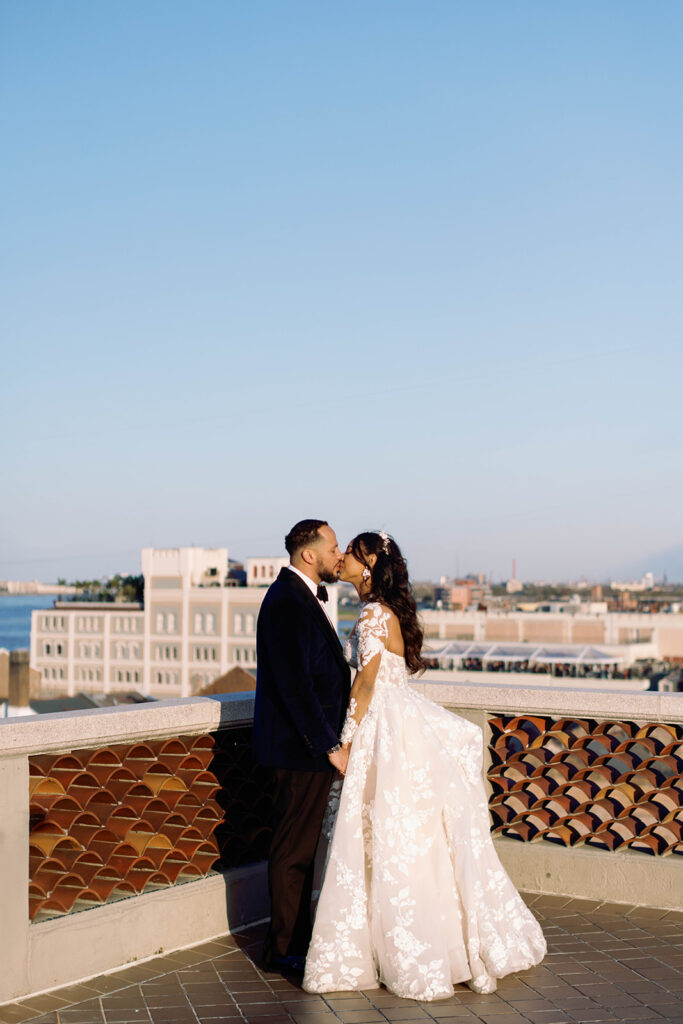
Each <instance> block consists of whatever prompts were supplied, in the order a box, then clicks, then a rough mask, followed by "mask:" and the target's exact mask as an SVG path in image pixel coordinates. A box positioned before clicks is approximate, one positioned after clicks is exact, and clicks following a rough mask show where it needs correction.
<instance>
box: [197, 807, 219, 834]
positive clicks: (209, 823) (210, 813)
mask: <svg viewBox="0 0 683 1024" xmlns="http://www.w3.org/2000/svg"><path fill="white" fill-rule="evenodd" d="M188 820H189V822H190V824H191V825H193V826H194V827H195V828H196V829H198V830H199V832H201V834H202V835H203V836H204V838H205V839H208V838H209V836H211V835H213V833H214V831H215V830H216V828H217V826H218V825H220V823H221V821H222V820H223V816H222V815H221V814H217V813H216V811H215V810H214V809H213V808H212V807H200V809H199V810H198V811H197V812H196V814H195V816H194V817H193V818H189V816H188Z"/></svg>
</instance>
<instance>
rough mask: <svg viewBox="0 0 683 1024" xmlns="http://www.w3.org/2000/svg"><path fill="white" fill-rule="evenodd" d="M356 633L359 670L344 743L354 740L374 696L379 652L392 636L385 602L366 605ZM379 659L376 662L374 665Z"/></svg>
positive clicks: (343, 733)
mask: <svg viewBox="0 0 683 1024" xmlns="http://www.w3.org/2000/svg"><path fill="white" fill-rule="evenodd" d="M353 633H354V634H355V641H356V644H357V648H358V653H357V662H358V672H357V674H356V678H355V679H354V681H353V686H352V687H351V698H350V700H349V708H348V711H347V713H346V720H345V722H344V727H343V729H342V732H341V737H340V738H341V742H342V743H350V742H351V741H352V740H353V737H354V735H355V732H356V729H357V728H358V726H359V724H360V722H361V720H362V718H363V715H364V714H365V712H366V711H367V708H368V705H369V703H370V700H371V699H372V690H373V688H374V683H375V676H376V675H377V670H378V668H379V658H378V657H377V655H381V653H382V651H383V650H384V648H385V647H386V642H387V638H388V636H389V612H386V611H384V609H383V608H382V606H381V604H377V603H376V602H372V603H370V604H366V605H365V607H364V608H363V610H362V612H361V613H360V615H359V617H358V621H357V622H356V625H355V626H354V628H353ZM375 659H376V663H375V664H374V665H372V664H371V663H372V662H373V661H374V660H375Z"/></svg>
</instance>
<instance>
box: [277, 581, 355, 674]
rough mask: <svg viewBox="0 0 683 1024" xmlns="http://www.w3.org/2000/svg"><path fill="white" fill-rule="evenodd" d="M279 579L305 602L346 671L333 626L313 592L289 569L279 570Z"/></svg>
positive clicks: (341, 650)
mask: <svg viewBox="0 0 683 1024" xmlns="http://www.w3.org/2000/svg"><path fill="white" fill-rule="evenodd" d="M279 578H280V579H281V580H283V582H285V583H287V584H288V585H289V586H291V587H293V588H294V590H295V591H296V593H297V594H299V595H300V596H301V597H302V598H303V599H304V600H305V601H306V604H307V605H308V606H309V607H310V609H311V612H312V613H313V616H314V618H315V620H316V622H317V623H318V625H319V626H320V628H321V630H322V632H323V634H324V636H325V639H326V640H327V642H328V644H329V645H330V648H331V650H332V652H333V653H334V655H335V657H336V659H337V661H339V662H340V664H341V665H342V666H343V667H344V669H348V665H347V662H346V659H345V658H344V651H343V648H342V645H341V641H340V639H339V637H338V636H337V634H336V633H335V630H334V626H333V625H332V623H331V622H330V620H329V619H328V617H327V614H326V613H325V612H324V611H323V609H322V608H321V607H320V602H319V601H318V598H317V597H316V596H315V594H313V592H312V591H311V590H310V589H309V588H308V587H307V586H306V584H305V583H304V581H303V580H302V579H299V577H298V576H297V574H296V573H295V572H292V570H291V569H287V568H283V569H281V570H280V576H279Z"/></svg>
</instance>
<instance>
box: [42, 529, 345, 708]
mask: <svg viewBox="0 0 683 1024" xmlns="http://www.w3.org/2000/svg"><path fill="white" fill-rule="evenodd" d="M251 561H252V560H251V559H250V560H249V563H248V564H250V563H251ZM253 561H254V562H255V563H257V564H258V567H259V580H260V568H261V565H262V564H265V565H266V567H267V568H268V567H270V566H272V567H273V577H272V579H274V578H275V576H276V575H277V572H279V569H280V566H281V565H286V564H287V563H288V559H286V558H268V559H254V560H253ZM276 567H277V571H275V568H276ZM142 574H143V576H144V580H145V589H144V600H143V603H142V604H118V603H108V604H97V603H93V602H66V601H64V602H55V607H54V608H50V609H47V610H38V611H34V612H33V613H32V618H31V666H32V667H33V668H36V669H38V671H40V672H41V674H42V678H43V686H44V688H45V689H50V690H56V691H59V692H60V693H63V692H65V691H66V692H67V693H69V694H73V693H76V692H78V691H79V690H85V691H88V690H90V691H98V692H102V691H104V692H105V693H107V692H109V691H111V690H131V689H135V690H140V691H142V692H143V693H147V694H149V695H150V696H152V697H158V698H163V697H189V696H191V695H192V694H193V693H196V692H197V690H199V689H201V688H202V687H203V686H206V685H207V684H208V683H210V682H212V681H213V680H214V679H215V678H216V677H217V676H220V675H222V674H223V673H224V672H227V671H228V670H229V669H231V668H234V667H235V666H236V665H240V666H241V667H242V668H245V669H247V670H251V671H255V669H256V619H257V617H258V611H259V608H260V607H261V602H262V600H263V598H264V596H265V593H266V590H265V586H264V585H263V584H261V585H259V586H246V587H232V586H226V584H225V581H226V577H227V574H228V551H227V548H214V549H206V548H170V549H159V548H143V551H142ZM272 579H269V578H267V577H266V579H265V581H264V583H267V584H269V583H270V582H271V581H272ZM336 589H337V588H336V587H331V588H330V604H329V609H330V617H331V618H332V620H333V622H334V623H335V625H336V622H337V593H336Z"/></svg>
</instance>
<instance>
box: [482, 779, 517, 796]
mask: <svg viewBox="0 0 683 1024" xmlns="http://www.w3.org/2000/svg"><path fill="white" fill-rule="evenodd" d="M488 781H489V784H490V786H491V790H492V792H493V794H494V795H495V796H500V795H501V794H502V793H507V792H508V790H510V789H512V787H513V785H514V783H513V781H512V779H506V778H505V776H503V775H499V776H498V777H496V776H495V775H489V778H488Z"/></svg>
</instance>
